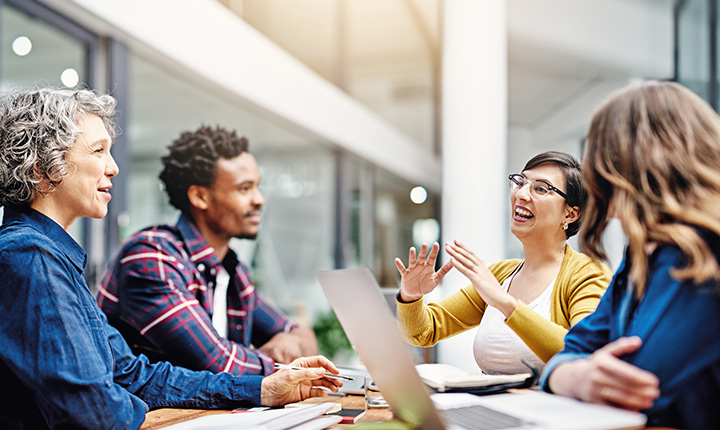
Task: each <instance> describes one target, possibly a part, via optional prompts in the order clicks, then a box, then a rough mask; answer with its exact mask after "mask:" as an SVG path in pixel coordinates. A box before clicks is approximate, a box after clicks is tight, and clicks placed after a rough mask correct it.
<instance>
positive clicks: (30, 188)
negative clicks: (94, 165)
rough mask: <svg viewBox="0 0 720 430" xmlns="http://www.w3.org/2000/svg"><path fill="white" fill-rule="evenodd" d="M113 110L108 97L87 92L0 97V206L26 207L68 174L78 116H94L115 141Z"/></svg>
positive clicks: (44, 90) (36, 91) (45, 90)
mask: <svg viewBox="0 0 720 430" xmlns="http://www.w3.org/2000/svg"><path fill="white" fill-rule="evenodd" d="M115 104H116V101H115V99H114V98H113V97H112V96H109V95H101V94H98V93H96V92H94V91H91V90H87V89H80V90H63V89H55V88H42V89H34V90H10V91H7V92H5V93H3V94H2V95H0V206H5V205H7V204H15V205H18V206H29V205H30V204H32V202H33V201H34V200H35V198H36V197H37V195H38V193H41V194H42V193H43V191H41V190H40V188H39V187H38V185H39V184H40V183H41V182H42V181H46V182H47V183H48V184H49V185H50V191H52V190H53V189H54V188H55V187H57V186H58V185H59V184H60V183H61V182H62V180H63V178H64V177H65V176H66V175H67V174H68V173H70V172H71V169H72V166H71V165H70V163H68V161H67V153H68V150H69V149H70V148H71V147H72V146H73V144H74V143H75V140H76V139H77V137H78V134H79V133H80V132H81V130H80V129H79V128H78V126H77V121H78V120H79V119H80V117H81V115H87V114H94V115H97V116H99V117H100V118H101V119H102V121H103V123H104V124H105V128H106V129H107V131H108V133H109V134H110V138H111V139H113V140H114V139H115V136H116V135H117V129H116V125H115V119H114V116H115Z"/></svg>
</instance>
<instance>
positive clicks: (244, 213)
mask: <svg viewBox="0 0 720 430" xmlns="http://www.w3.org/2000/svg"><path fill="white" fill-rule="evenodd" d="M169 149H170V154H168V155H167V156H165V157H163V159H162V160H163V164H164V169H163V171H162V173H161V174H160V180H161V181H162V182H163V183H164V185H165V189H166V191H167V193H168V195H169V197H170V203H171V204H172V205H173V206H175V207H176V208H178V209H180V211H181V215H180V218H179V220H178V222H177V224H176V225H174V226H168V225H159V226H153V227H149V228H146V229H144V230H141V231H140V232H138V233H136V234H135V235H133V236H132V237H131V238H130V239H129V240H128V241H127V242H126V243H125V244H124V245H123V247H122V249H121V250H120V253H119V254H118V256H117V257H116V258H115V260H114V261H113V262H112V263H111V265H110V269H109V271H108V273H107V274H106V275H105V277H104V279H103V281H102V284H101V285H100V288H99V291H98V297H97V300H98V305H99V306H100V308H101V309H102V310H103V311H104V312H105V314H106V315H107V316H108V320H109V321H110V323H111V324H112V325H113V326H115V327H116V328H117V329H118V330H119V331H120V332H121V333H122V334H123V336H124V337H125V338H126V340H127V341H128V344H130V346H131V347H132V349H133V352H135V353H136V354H139V353H143V354H145V355H147V356H148V357H149V358H150V359H151V361H169V362H171V363H173V364H176V365H180V366H183V367H187V368H189V369H194V370H210V371H212V372H229V373H233V374H236V375H240V374H260V375H268V374H270V373H273V371H274V369H273V364H274V361H277V362H280V363H289V362H290V361H292V360H294V359H295V358H298V357H301V356H308V355H314V354H317V342H316V340H315V336H314V334H313V332H312V330H310V329H308V328H303V327H298V326H297V325H296V324H294V323H293V322H292V321H290V320H289V319H288V317H287V316H285V315H284V314H283V313H282V312H281V311H280V310H278V309H277V308H275V307H274V306H272V305H271V304H269V303H268V302H266V301H265V300H263V298H262V297H261V296H260V295H259V294H258V292H257V291H256V290H255V287H254V286H253V284H252V281H251V280H250V275H249V272H248V269H247V267H246V266H245V265H243V264H242V263H241V262H240V261H239V260H238V258H237V255H236V254H235V253H234V252H233V250H232V249H230V247H229V243H230V239H232V238H233V237H236V238H243V239H254V238H255V237H256V236H257V233H258V230H259V224H260V219H261V214H262V207H263V205H264V204H265V200H264V199H263V196H262V194H261V193H260V190H259V183H260V171H259V168H258V165H257V162H256V161H255V158H254V157H253V156H252V155H251V154H250V153H249V152H248V143H247V140H246V139H245V138H241V137H238V136H236V134H235V132H229V131H227V130H224V129H222V128H219V127H218V128H215V129H212V128H210V127H201V128H199V129H198V130H196V131H195V132H186V133H183V134H182V135H181V136H180V137H179V138H178V139H177V140H175V141H174V142H173V144H172V145H170V147H169ZM253 347H255V348H253Z"/></svg>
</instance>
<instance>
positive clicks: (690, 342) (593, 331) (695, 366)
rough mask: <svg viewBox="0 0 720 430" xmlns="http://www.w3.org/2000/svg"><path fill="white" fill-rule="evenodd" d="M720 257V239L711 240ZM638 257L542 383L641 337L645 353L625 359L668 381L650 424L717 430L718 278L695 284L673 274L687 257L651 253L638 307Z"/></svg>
mask: <svg viewBox="0 0 720 430" xmlns="http://www.w3.org/2000/svg"><path fill="white" fill-rule="evenodd" d="M706 240H707V241H708V244H709V245H710V248H711V250H712V251H713V252H714V253H715V255H716V256H717V257H718V258H720V240H719V239H718V238H717V237H715V236H710V237H708V238H707V239H706ZM629 261H630V258H629V256H628V255H626V256H625V260H624V261H623V264H622V265H621V266H620V268H619V269H618V273H617V274H616V275H615V277H614V278H613V281H612V282H611V284H610V287H609V288H608V290H607V292H606V293H605V295H604V296H603V298H602V300H601V301H600V304H599V305H598V307H597V309H596V311H595V313H593V314H591V315H588V316H587V317H585V319H583V320H582V321H580V322H579V323H578V324H576V325H575V326H574V327H573V328H571V329H570V331H569V332H568V334H567V335H566V336H565V349H564V350H563V351H561V352H559V353H558V354H557V355H555V357H553V358H552V359H551V360H550V361H548V363H547V365H545V369H544V371H543V374H542V376H541V378H540V385H541V386H542V387H543V388H544V389H545V390H546V391H550V387H549V384H548V380H549V377H550V374H552V372H553V371H554V370H555V369H556V368H557V367H558V366H559V365H560V364H561V363H564V362H567V361H572V360H577V359H580V358H585V357H588V356H589V355H590V354H591V353H592V352H593V351H595V350H596V349H598V348H600V347H602V346H603V345H605V344H607V343H609V342H612V341H614V340H616V339H618V338H620V337H622V336H638V337H639V338H640V339H642V341H643V344H642V346H641V347H640V349H639V350H637V351H635V352H634V353H631V354H627V355H624V356H622V357H621V358H622V359H623V360H625V361H627V362H628V363H631V364H633V365H635V366H638V367H640V368H642V369H645V370H648V371H650V372H652V373H654V374H655V375H657V377H658V378H659V379H660V397H659V398H658V399H656V400H655V403H654V405H653V406H652V407H651V408H650V409H648V410H645V411H643V412H644V413H645V414H646V415H647V417H648V426H661V427H672V428H683V429H684V428H688V429H707V428H717V427H716V426H717V425H718V422H720V408H718V405H717V402H718V399H720V318H718V315H720V293H719V292H718V288H719V287H718V283H717V282H716V281H707V282H705V283H703V284H700V285H698V284H695V283H694V282H693V281H692V280H684V281H680V280H678V279H676V278H674V277H673V276H672V273H673V269H674V268H677V267H683V265H684V264H685V261H686V259H685V257H684V255H683V254H682V252H681V251H680V250H679V249H678V248H676V247H672V246H668V245H665V246H660V247H658V248H657V249H656V250H655V252H654V253H653V254H652V255H651V256H650V260H649V266H648V280H647V286H646V288H645V294H644V296H643V297H642V299H641V300H640V301H639V302H638V303H634V304H633V303H632V301H633V296H632V294H633V293H632V289H631V288H628V287H627V285H626V283H627V281H628V273H629V270H630V266H629Z"/></svg>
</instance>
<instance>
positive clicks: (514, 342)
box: [473, 265, 555, 374]
mask: <svg viewBox="0 0 720 430" xmlns="http://www.w3.org/2000/svg"><path fill="white" fill-rule="evenodd" d="M521 266H522V265H520V266H519V267H518V269H517V270H519V268H520V267H521ZM517 270H515V272H514V273H513V274H512V275H511V276H509V277H508V278H507V279H506V280H505V282H503V284H502V288H503V290H505V291H507V290H508V287H509V286H510V283H511V282H512V279H513V278H514V277H515V273H517ZM554 284H555V279H553V280H552V282H550V285H548V286H547V288H545V291H543V292H542V294H540V296H538V297H537V298H536V299H535V300H533V301H532V303H529V304H528V306H529V307H530V309H532V310H534V311H535V312H537V313H538V314H540V315H542V316H543V317H545V318H547V319H548V320H549V319H550V303H551V301H552V290H553V285H554ZM473 354H474V355H475V362H477V364H478V366H480V368H481V369H482V370H483V371H484V372H485V373H488V374H510V373H527V372H528V368H527V366H525V365H524V364H522V362H521V361H520V360H521V359H523V358H524V359H525V360H527V361H529V362H530V363H532V364H533V365H534V366H535V367H536V368H537V369H538V371H542V369H543V367H544V366H545V363H544V362H543V361H542V360H541V359H540V358H539V357H538V356H537V355H535V353H534V352H532V350H530V348H528V346H527V345H525V342H523V341H522V339H520V337H519V336H518V335H517V334H516V333H515V332H514V331H513V330H512V329H511V328H510V327H508V325H507V324H505V315H503V313H502V312H500V311H499V310H498V309H497V308H494V307H492V306H488V307H487V308H486V309H485V314H484V315H483V318H482V320H481V321H480V325H479V326H478V329H477V334H476V335H475V342H473Z"/></svg>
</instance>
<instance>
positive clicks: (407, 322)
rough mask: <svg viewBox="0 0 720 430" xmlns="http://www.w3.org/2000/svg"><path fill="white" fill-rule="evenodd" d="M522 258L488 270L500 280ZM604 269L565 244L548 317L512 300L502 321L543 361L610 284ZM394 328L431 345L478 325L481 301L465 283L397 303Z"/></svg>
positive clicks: (414, 340) (411, 340)
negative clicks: (426, 298)
mask: <svg viewBox="0 0 720 430" xmlns="http://www.w3.org/2000/svg"><path fill="white" fill-rule="evenodd" d="M521 262H522V260H503V261H500V262H498V263H495V264H492V265H490V266H489V267H488V268H489V269H490V271H491V272H492V274H493V275H495V278H496V279H497V280H498V282H499V283H500V284H502V283H503V282H504V281H505V279H507V277H508V276H510V275H511V274H512V273H513V271H514V270H515V269H516V268H517V267H518V265H520V263H521ZM610 278H611V272H610V268H609V267H608V266H607V265H606V264H604V263H601V262H598V261H595V260H592V259H591V258H590V257H588V256H587V255H585V254H582V253H580V252H576V251H575V250H573V249H572V248H571V247H570V245H565V256H564V257H563V262H562V266H561V267H560V272H559V273H558V276H557V279H556V280H555V285H554V287H553V292H552V304H551V307H550V320H547V319H545V318H544V317H543V316H541V315H540V314H538V313H537V312H535V311H533V310H532V309H530V308H529V307H528V306H527V305H526V304H525V303H523V302H521V301H520V300H518V305H517V307H516V308H515V310H514V311H513V313H512V314H511V315H510V317H509V318H507V319H506V320H505V323H506V324H507V325H508V326H509V327H510V328H511V329H512V330H513V331H514V332H515V333H517V335H518V336H520V338H521V339H522V340H523V341H524V342H525V344H527V346H528V347H529V348H530V349H531V350H532V351H533V352H534V353H535V354H536V355H537V356H538V357H540V359H541V360H543V361H545V362H547V361H548V360H549V359H550V358H551V357H552V356H553V355H555V354H556V353H557V352H558V351H560V350H561V349H563V347H564V345H565V343H564V338H565V334H566V333H567V331H568V329H569V328H570V326H572V325H575V324H577V322H578V321H580V320H581V319H583V318H584V317H585V316H587V315H588V314H591V313H592V312H593V311H595V308H596V307H597V305H598V302H599V301H600V297H602V295H603V293H604V292H605V289H606V288H607V286H608V284H609V283H610ZM397 302H398V303H397V317H398V325H399V327H400V331H401V332H403V333H404V335H405V336H406V339H407V341H408V342H409V343H411V344H413V345H417V346H432V345H435V344H436V343H437V342H439V341H441V340H443V339H445V338H448V337H450V336H453V335H455V334H458V333H460V332H463V331H465V330H469V329H471V328H473V327H476V326H477V325H478V324H480V320H482V317H483V314H484V313H485V308H486V307H487V304H486V303H485V301H484V300H483V299H482V298H480V295H479V294H478V293H477V291H475V287H473V286H472V284H471V285H469V286H467V287H465V288H463V289H462V290H460V291H458V292H457V293H455V294H452V295H451V296H448V297H447V298H445V299H443V300H441V301H439V302H436V303H429V304H427V305H425V304H424V302H423V300H416V301H414V302H411V303H403V302H400V301H399V300H398V301H397Z"/></svg>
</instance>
